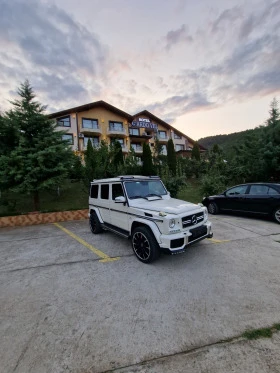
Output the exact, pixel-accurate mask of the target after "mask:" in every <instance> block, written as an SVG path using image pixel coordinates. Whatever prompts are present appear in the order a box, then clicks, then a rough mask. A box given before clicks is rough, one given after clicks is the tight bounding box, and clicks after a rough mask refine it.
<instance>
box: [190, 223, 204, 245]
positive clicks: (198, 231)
mask: <svg viewBox="0 0 280 373" xmlns="http://www.w3.org/2000/svg"><path fill="white" fill-rule="evenodd" d="M190 232H191V234H192V235H191V237H190V238H189V242H191V241H193V240H196V239H197V238H200V237H203V236H205V235H206V234H207V226H206V225H202V226H201V227H198V228H194V229H190Z"/></svg>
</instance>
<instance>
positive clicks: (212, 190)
mask: <svg viewBox="0 0 280 373" xmlns="http://www.w3.org/2000/svg"><path fill="white" fill-rule="evenodd" d="M225 189H226V180H225V177H224V176H223V175H220V174H213V173H211V174H208V175H205V176H203V177H202V178H201V187H200V190H201V191H202V193H203V195H204V196H211V195H213V194H217V193H221V192H222V191H223V190H225Z"/></svg>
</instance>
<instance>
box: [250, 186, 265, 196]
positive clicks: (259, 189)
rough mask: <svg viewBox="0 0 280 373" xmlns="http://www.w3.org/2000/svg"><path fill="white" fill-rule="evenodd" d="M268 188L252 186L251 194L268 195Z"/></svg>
mask: <svg viewBox="0 0 280 373" xmlns="http://www.w3.org/2000/svg"><path fill="white" fill-rule="evenodd" d="M267 192H268V187H267V186H265V185H251V188H250V192H249V194H255V195H261V194H267Z"/></svg>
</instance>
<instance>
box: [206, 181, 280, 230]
mask: <svg viewBox="0 0 280 373" xmlns="http://www.w3.org/2000/svg"><path fill="white" fill-rule="evenodd" d="M202 203H203V205H204V206H206V207H207V209H208V212H209V213H210V214H218V213H219V212H220V211H223V212H236V213H242V214H248V215H249V214H250V215H251V214H256V215H263V216H270V217H272V218H273V219H274V220H275V221H276V222H277V223H279V224H280V184H272V183H249V184H241V185H236V186H234V187H231V188H229V189H227V190H226V191H225V192H223V193H221V194H218V195H216V196H210V197H204V198H203V201H202Z"/></svg>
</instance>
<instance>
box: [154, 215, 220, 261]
mask: <svg viewBox="0 0 280 373" xmlns="http://www.w3.org/2000/svg"><path fill="white" fill-rule="evenodd" d="M211 237H213V233H212V226H211V223H210V222H206V223H204V224H202V225H200V226H199V227H196V228H192V229H189V230H187V231H183V232H180V233H177V234H168V235H161V237H160V238H161V243H159V246H160V248H161V249H162V250H163V251H166V252H169V253H171V254H179V253H182V252H184V251H185V250H186V248H187V247H188V246H189V245H192V244H194V243H196V242H198V241H201V240H204V239H205V238H211Z"/></svg>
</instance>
